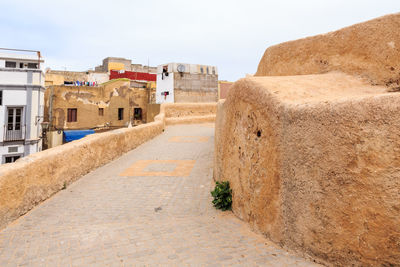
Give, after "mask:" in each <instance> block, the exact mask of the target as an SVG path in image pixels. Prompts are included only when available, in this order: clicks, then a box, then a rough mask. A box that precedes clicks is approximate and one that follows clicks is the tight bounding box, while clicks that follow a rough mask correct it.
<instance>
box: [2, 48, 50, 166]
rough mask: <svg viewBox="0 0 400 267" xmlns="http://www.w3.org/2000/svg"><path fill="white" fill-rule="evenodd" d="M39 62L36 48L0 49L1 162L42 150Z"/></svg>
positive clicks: (42, 89) (41, 82)
mask: <svg viewBox="0 0 400 267" xmlns="http://www.w3.org/2000/svg"><path fill="white" fill-rule="evenodd" d="M28 52H29V53H28ZM22 53H23V54H22ZM43 62H44V60H43V59H41V57H40V52H38V51H27V50H12V49H1V50H0V127H1V128H0V143H1V145H0V156H1V163H11V162H14V161H15V160H17V159H18V158H20V157H23V156H27V155H29V154H32V153H35V152H38V151H41V150H42V140H41V130H42V129H41V124H40V123H41V122H42V121H43V109H44V90H45V88H44V80H45V79H44V72H43V70H42V69H41V67H42V63H43Z"/></svg>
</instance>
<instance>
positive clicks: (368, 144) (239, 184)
mask: <svg viewBox="0 0 400 267" xmlns="http://www.w3.org/2000/svg"><path fill="white" fill-rule="evenodd" d="M385 90H386V88H384V87H379V86H371V85H368V83H367V82H366V81H365V80H359V79H356V78H353V77H350V76H346V75H343V74H324V75H309V76H307V75H306V76H293V77H290V76H285V77H257V78H247V79H243V80H240V81H238V82H237V83H235V84H234V86H233V87H232V88H231V92H230V93H229V95H228V98H227V99H226V101H225V102H222V101H221V102H220V103H219V105H218V107H219V108H218V113H217V120H216V135H215V161H214V163H215V166H214V168H215V169H214V178H215V179H217V180H228V181H230V183H231V187H232V189H233V211H234V213H235V214H236V215H237V216H238V217H240V218H241V219H243V220H245V221H248V222H249V223H250V225H252V227H254V229H256V230H258V231H260V232H261V233H263V234H265V235H266V236H267V237H269V238H270V239H271V240H273V241H275V242H277V243H278V244H280V245H282V246H285V247H288V248H290V249H294V250H296V251H298V252H302V253H306V254H309V255H312V256H313V257H314V258H317V259H319V260H322V261H326V262H329V263H331V264H334V265H337V266H351V265H352V264H354V265H356V266H378V265H380V266H396V265H398V263H399V262H400V224H399V222H400V206H399V203H400V139H399V136H400V117H399V116H396V115H395V114H398V113H399V112H400V94H399V93H385Z"/></svg>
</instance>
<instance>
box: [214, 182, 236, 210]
mask: <svg viewBox="0 0 400 267" xmlns="http://www.w3.org/2000/svg"><path fill="white" fill-rule="evenodd" d="M211 195H212V196H213V198H214V200H213V201H212V203H213V204H214V207H216V208H217V209H220V210H223V211H225V210H230V209H231V208H232V189H231V188H230V187H229V182H228V181H225V182H216V184H215V188H214V191H211Z"/></svg>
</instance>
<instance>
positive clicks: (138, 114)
mask: <svg viewBox="0 0 400 267" xmlns="http://www.w3.org/2000/svg"><path fill="white" fill-rule="evenodd" d="M133 118H134V119H135V120H142V109H141V108H134V109H133Z"/></svg>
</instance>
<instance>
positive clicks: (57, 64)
mask: <svg viewBox="0 0 400 267" xmlns="http://www.w3.org/2000/svg"><path fill="white" fill-rule="evenodd" d="M0 6H1V11H2V12H1V16H0V47H8V48H21V49H33V50H40V51H41V52H42V54H43V55H44V57H45V60H46V66H47V67H50V68H52V69H67V70H74V71H81V70H87V69H90V68H94V67H95V66H96V65H99V64H101V61H102V59H103V58H105V57H108V56H116V57H125V58H129V59H132V63H139V64H146V65H147V62H148V60H149V61H150V65H151V66H155V65H158V64H163V63H168V62H184V63H193V64H207V65H216V66H217V67H218V69H219V78H220V79H221V80H231V81H234V80H237V79H239V78H241V77H244V76H245V75H246V73H251V74H252V73H254V72H255V71H256V69H257V65H258V62H259V60H260V59H261V57H262V55H263V53H264V51H265V49H266V48H267V47H268V46H271V45H274V44H277V43H281V42H285V41H289V40H294V39H298V38H302V37H306V36H311V35H315V34H319V33H325V32H328V31H333V30H336V29H339V28H342V27H345V26H349V25H351V24H354V23H358V22H362V21H366V20H369V19H372V18H375V17H379V16H382V15H385V14H389V13H396V12H400V0H301V1H300V0H264V1H262V0H259V1H255V0H242V1H236V0H201V1H189V0H186V1H181V0H164V1H161V0H142V1H136V0H108V1H102V0H93V1H92V0H68V1H64V0H51V1H50V0H34V1H28V0H10V1H9V0H0ZM399 31H400V29H399Z"/></svg>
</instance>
